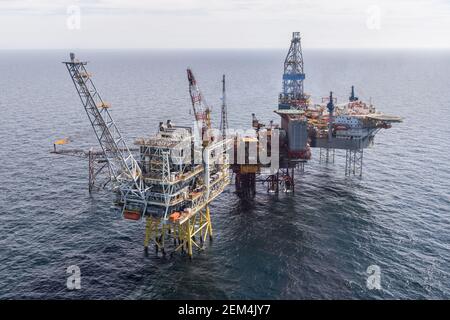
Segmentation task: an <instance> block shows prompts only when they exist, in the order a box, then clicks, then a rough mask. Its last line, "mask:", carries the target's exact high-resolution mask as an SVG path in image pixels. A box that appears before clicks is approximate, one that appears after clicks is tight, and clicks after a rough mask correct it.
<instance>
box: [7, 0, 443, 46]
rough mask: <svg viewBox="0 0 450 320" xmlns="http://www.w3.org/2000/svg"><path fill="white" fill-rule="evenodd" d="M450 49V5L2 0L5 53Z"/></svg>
mask: <svg viewBox="0 0 450 320" xmlns="http://www.w3.org/2000/svg"><path fill="white" fill-rule="evenodd" d="M293 31H300V32H301V34H302V45H303V47H308V48H380V49H381V48H421V49H428V48H450V0H339V1H336V0H334V1H332V0H0V49H68V48H81V49H112V48H124V49H126V48H268V49H270V48H274V49H275V48H285V46H286V39H290V37H291V33H292V32H293Z"/></svg>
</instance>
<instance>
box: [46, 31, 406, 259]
mask: <svg viewBox="0 0 450 320" xmlns="http://www.w3.org/2000/svg"><path fill="white" fill-rule="evenodd" d="M64 64H65V66H66V67H67V70H68V72H69V74H70V77H71V79H72V82H73V84H74V86H75V88H76V92H77V93H78V95H79V98H80V100H81V103H82V105H83V107H84V109H85V111H86V114H87V116H88V119H89V121H90V123H91V125H92V128H93V129H94V133H95V135H96V138H97V140H98V142H99V145H100V148H101V149H100V150H93V149H90V150H88V151H84V150H80V149H66V148H61V147H59V146H60V145H64V144H67V143H68V140H67V139H61V140H58V141H56V142H55V143H54V149H53V151H52V152H53V153H55V154H65V155H73V156H78V157H82V158H87V159H88V161H89V192H92V191H93V190H95V189H96V188H103V187H105V186H107V185H110V186H111V189H112V191H113V192H114V194H115V195H116V198H115V203H116V204H117V206H118V207H119V208H120V209H121V213H122V216H123V217H124V218H125V219H128V220H135V221H137V220H141V219H145V221H146V227H145V239H144V248H145V250H146V251H147V250H148V247H149V245H150V244H153V245H154V247H155V250H156V252H157V253H158V252H161V253H162V254H166V252H170V253H173V252H185V253H187V254H188V256H189V257H192V255H193V249H195V248H197V249H200V250H201V249H203V248H204V247H205V243H206V240H207V239H208V238H209V239H212V224H211V213H210V207H209V205H210V203H211V202H212V201H214V200H215V199H216V198H217V197H218V196H219V195H220V194H221V193H222V192H223V191H224V190H225V188H226V187H227V186H228V184H230V182H231V180H232V174H233V175H234V180H235V188H236V193H237V194H238V195H239V197H241V198H243V199H249V198H252V197H253V196H254V195H255V193H256V183H257V182H262V183H263V184H265V185H266V186H267V191H268V192H270V193H278V192H280V191H282V192H293V191H294V186H295V183H294V173H295V171H296V170H301V171H303V169H304V165H305V163H306V162H307V161H308V160H309V159H310V158H311V148H319V149H320V155H321V157H322V153H324V157H325V159H326V161H332V159H334V150H335V149H344V150H346V171H345V173H346V175H350V174H360V175H361V174H362V163H363V157H362V155H363V150H364V149H365V148H367V147H369V146H370V145H371V143H372V142H373V139H374V136H375V134H376V133H377V132H378V131H379V130H380V129H383V128H384V129H387V128H390V127H391V123H394V122H401V118H399V117H394V116H387V115H384V114H382V113H379V112H377V111H376V110H375V107H373V105H371V104H366V103H364V102H362V101H360V100H359V99H358V98H357V97H356V96H355V94H354V88H353V87H352V93H351V95H350V98H349V102H348V103H345V104H340V105H338V104H337V101H336V99H335V98H333V94H332V92H330V95H329V97H327V98H324V99H322V101H321V103H319V104H313V103H312V102H311V99H310V96H309V95H307V94H305V93H304V90H303V81H304V80H305V73H304V70H303V56H302V50H301V39H300V34H299V33H298V32H294V33H293V37H292V40H291V46H290V49H289V52H288V54H287V56H286V59H285V62H284V74H283V90H282V93H281V94H280V95H279V104H278V108H277V109H276V110H275V113H277V114H278V115H279V116H280V117H281V124H280V125H278V124H274V123H273V122H271V123H270V124H269V125H265V124H263V123H261V122H259V121H258V119H257V118H256V115H255V114H253V115H252V117H253V118H252V128H253V129H252V133H251V134H248V133H246V134H241V133H235V132H231V131H230V130H229V127H228V115H227V104H226V87H225V75H224V76H223V78H222V106H221V119H220V126H219V128H220V130H217V131H214V130H213V128H212V124H211V108H210V107H209V105H208V104H207V103H206V101H205V98H204V97H203V95H202V93H201V91H200V88H199V86H198V84H197V80H196V78H195V77H194V74H193V72H192V70H191V69H187V79H188V83H189V95H190V98H191V99H190V100H191V105H192V109H193V111H194V120H195V122H194V127H193V128H191V127H186V126H177V125H175V124H173V123H172V122H171V121H170V120H167V121H165V122H160V123H159V125H158V126H157V130H156V132H155V134H154V135H152V136H149V137H142V138H138V139H136V140H135V142H134V148H129V147H128V146H127V144H126V142H125V140H124V139H123V137H122V135H121V134H120V131H119V129H118V127H117V126H116V124H115V122H114V120H113V118H112V116H111V113H110V111H109V110H110V108H111V104H109V103H108V102H105V101H104V100H103V99H102V98H101V96H100V94H99V92H98V91H97V89H96V87H95V85H94V83H93V81H92V75H91V74H90V73H89V72H88V70H87V68H86V66H87V62H83V61H79V60H78V59H76V58H75V55H74V54H73V53H71V54H70V61H67V62H64ZM57 146H58V147H57Z"/></svg>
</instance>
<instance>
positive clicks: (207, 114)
mask: <svg viewBox="0 0 450 320" xmlns="http://www.w3.org/2000/svg"><path fill="white" fill-rule="evenodd" d="M187 77H188V81H189V95H190V96H191V102H192V109H193V110H194V116H195V125H196V127H197V133H198V135H199V137H200V138H201V140H202V144H203V146H207V145H208V143H209V136H208V130H209V129H211V109H210V108H209V106H208V105H207V104H206V101H205V99H204V98H203V95H202V93H201V91H200V88H199V87H198V85H197V81H196V80H195V77H194V73H193V72H192V70H191V69H187Z"/></svg>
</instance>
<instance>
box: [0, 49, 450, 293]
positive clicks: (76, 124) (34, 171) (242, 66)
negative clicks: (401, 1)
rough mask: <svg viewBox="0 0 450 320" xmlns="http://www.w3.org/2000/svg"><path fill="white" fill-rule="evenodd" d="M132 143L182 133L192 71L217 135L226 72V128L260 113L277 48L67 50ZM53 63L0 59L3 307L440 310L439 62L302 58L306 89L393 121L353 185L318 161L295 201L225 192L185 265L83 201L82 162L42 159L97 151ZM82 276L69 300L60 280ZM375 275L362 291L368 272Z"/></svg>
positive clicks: (445, 109)
mask: <svg viewBox="0 0 450 320" xmlns="http://www.w3.org/2000/svg"><path fill="white" fill-rule="evenodd" d="M77 54H78V56H79V57H80V58H83V59H86V60H89V61H90V62H91V64H90V65H89V66H88V67H89V69H90V70H91V72H92V73H93V74H94V80H95V83H96V85H97V87H98V89H99V90H100V92H101V94H102V96H103V97H104V100H106V101H108V102H111V103H112V110H113V111H112V112H113V117H114V118H115V120H116V122H117V124H118V126H119V128H120V129H121V131H122V133H123V135H124V136H125V137H126V138H127V141H128V142H129V144H132V141H133V139H134V138H135V137H138V136H143V135H149V134H151V133H153V132H155V129H156V125H157V123H158V122H159V121H160V120H161V121H164V120H166V119H172V121H173V122H175V123H177V124H183V125H190V124H191V122H192V115H189V109H190V103H189V96H188V88H187V80H186V75H185V69H186V67H187V66H191V67H192V68H193V69H194V71H195V73H196V75H197V78H198V81H199V82H200V85H201V88H202V90H203V92H204V94H205V96H206V98H207V100H208V102H209V103H210V104H212V105H213V107H214V109H213V110H214V119H213V121H214V123H215V125H218V119H219V117H218V115H219V106H220V100H219V98H220V93H221V84H220V80H221V75H222V73H226V74H227V79H228V103H229V107H228V108H229V121H230V126H231V127H235V128H248V127H249V125H250V121H251V113H252V112H256V113H257V115H258V116H259V118H260V120H262V121H269V120H271V119H274V120H278V119H277V115H276V114H274V113H273V110H274V109H275V108H276V103H277V94H278V92H279V90H280V88H281V73H282V62H283V59H284V55H285V50H279V51H276V50H274V51H256V50H253V51H252V50H248V51H238V50H233V51H220V50H211V51H195V50H194V51H188V50H185V51H183V50H179V51H132V52H129V51H115V52H114V51H80V52H77ZM67 56H68V52H65V51H64V52H63V51H19V52H15V51H2V52H0V110H1V114H0V141H1V142H0V209H1V210H0V298H3V299H8V298H93V299H108V298H119V299H167V298H168V299H179V298H207V299H214V298H225V299H227V298H234V299H241V298H244V299H245V298H264V299H265V298H269V299H279V298H283V299H303V298H326V299H329V298H345V299H347V298H350V299H352V298H364V299H380V298H394V299H405V298H406V299H412V298H419V299H422V298H437V299H441V298H450V271H449V265H450V250H449V243H450V233H449V230H450V228H449V222H450V195H449V189H450V167H449V163H450V152H449V147H450V145H449V144H450V143H449V141H450V126H449V123H450V115H449V114H450V112H449V111H450V110H449V109H450V93H449V84H450V72H449V71H450V52H448V51H440V52H431V51H423V52H414V51H405V52H402V51H311V50H310V51H308V50H306V51H305V53H304V58H305V71H306V75H307V79H306V82H305V87H306V91H307V92H309V93H310V94H311V95H312V96H313V97H314V98H315V99H316V101H317V100H318V99H320V97H322V96H326V95H327V93H328V92H329V91H330V90H333V91H334V92H335V94H336V96H337V97H338V99H339V101H341V102H343V101H344V100H345V99H347V97H348V95H349V88H350V86H351V85H355V87H356V91H357V95H358V96H359V97H360V98H363V99H366V100H369V99H370V98H372V101H373V102H374V103H375V104H376V106H377V107H378V109H379V110H381V111H384V112H385V113H390V114H395V115H399V116H402V117H404V118H405V121H404V123H402V124H400V125H396V126H394V127H393V128H392V129H390V130H386V131H382V132H380V133H379V134H378V135H377V137H376V140H375V145H374V147H373V148H372V149H368V150H366V151H365V154H364V157H365V163H364V165H365V168H364V175H363V177H362V179H359V178H346V177H345V176H344V163H343V159H342V153H339V152H337V158H336V163H335V164H334V165H331V164H329V165H325V164H320V163H319V161H318V152H317V151H316V152H314V153H313V160H312V161H310V163H309V164H308V165H307V167H306V172H305V174H304V175H302V176H300V175H298V176H297V181H296V183H297V185H296V192H295V194H290V195H285V194H280V195H279V196H278V197H277V196H273V195H268V194H266V192H265V189H264V188H263V187H261V186H260V187H258V194H257V196H256V197H255V199H254V201H253V202H250V203H244V202H241V201H240V200H239V198H238V197H237V196H236V195H235V193H234V189H233V187H232V186H230V187H229V188H228V189H227V190H226V192H225V193H224V194H223V195H222V196H221V197H220V200H218V201H215V202H214V203H213V205H212V218H213V228H214V233H215V238H214V242H213V243H212V245H211V246H210V247H209V248H208V249H207V250H206V251H204V252H202V253H199V254H196V255H195V257H194V259H193V260H192V261H189V259H187V258H186V257H183V256H179V255H175V256H174V257H173V258H162V257H157V256H155V255H153V254H149V255H148V256H145V255H144V253H143V237H144V225H143V222H142V223H136V222H130V221H124V220H123V219H122V218H121V217H120V215H119V214H118V212H117V211H116V210H114V209H113V208H111V203H112V195H111V193H110V192H108V191H100V192H97V193H95V194H93V195H92V196H90V195H89V194H88V190H87V162H86V161H85V160H82V159H77V158H71V157H64V156H56V155H52V154H50V153H49V151H51V149H52V142H53V141H54V140H56V139H59V138H62V137H70V139H71V141H72V142H71V145H72V147H77V148H78V147H81V148H89V147H90V146H97V141H96V140H95V138H94V134H93V131H92V128H91V127H90V125H89V122H88V119H87V117H86V114H85V113H84V110H83V109H82V106H81V105H80V102H79V100H78V97H77V95H76V94H75V89H74V88H73V84H72V83H71V81H70V78H69V75H68V74H67V71H66V69H65V67H64V65H62V64H61V63H60V62H61V61H63V60H66V59H67V58H68V57H67ZM70 265H78V266H79V267H80V268H81V276H82V279H81V290H77V291H69V290H68V289H67V288H66V279H67V276H68V275H67V274H66V268H67V267H68V266H70ZM370 265H377V266H379V267H380V270H381V289H380V290H369V289H368V288H367V286H366V279H367V276H368V275H367V273H366V270H367V268H368V267H369V266H370Z"/></svg>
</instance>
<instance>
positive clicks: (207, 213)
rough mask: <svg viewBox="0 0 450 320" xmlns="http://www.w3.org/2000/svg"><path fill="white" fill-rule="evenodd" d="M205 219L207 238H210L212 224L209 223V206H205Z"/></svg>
mask: <svg viewBox="0 0 450 320" xmlns="http://www.w3.org/2000/svg"><path fill="white" fill-rule="evenodd" d="M205 216H206V221H207V222H208V227H207V228H208V234H209V239H210V240H212V225H211V215H210V213H209V206H206V214H205Z"/></svg>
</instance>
